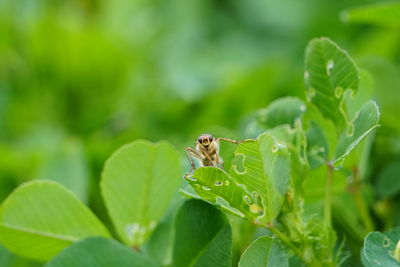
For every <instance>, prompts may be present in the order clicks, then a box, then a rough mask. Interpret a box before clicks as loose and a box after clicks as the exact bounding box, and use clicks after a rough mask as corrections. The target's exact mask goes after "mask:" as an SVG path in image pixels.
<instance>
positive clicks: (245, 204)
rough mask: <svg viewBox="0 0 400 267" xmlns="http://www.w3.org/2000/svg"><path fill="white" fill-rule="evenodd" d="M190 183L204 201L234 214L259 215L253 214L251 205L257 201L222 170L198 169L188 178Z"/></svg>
mask: <svg viewBox="0 0 400 267" xmlns="http://www.w3.org/2000/svg"><path fill="white" fill-rule="evenodd" d="M188 182H189V183H190V184H191V185H192V187H193V188H194V190H195V191H196V192H197V193H198V194H199V196H200V197H201V198H202V199H204V200H206V201H208V202H211V203H218V204H219V205H221V206H222V207H223V208H224V209H225V210H227V211H229V212H231V213H233V214H236V215H239V216H241V217H247V218H254V217H256V215H257V213H258V212H257V211H256V212H255V213H253V212H252V209H251V204H253V203H255V199H253V197H252V196H251V195H250V194H249V193H248V192H247V191H246V190H245V189H243V187H240V186H239V185H237V184H236V183H235V181H234V180H233V178H232V177H231V176H229V175H228V174H227V173H226V172H225V171H223V170H221V169H220V168H217V167H202V168H198V169H197V170H196V171H195V172H194V174H193V177H192V178H188ZM221 200H224V202H222V201H221Z"/></svg>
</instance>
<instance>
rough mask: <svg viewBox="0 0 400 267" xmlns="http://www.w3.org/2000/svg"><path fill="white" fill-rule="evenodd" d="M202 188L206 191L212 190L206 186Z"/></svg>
mask: <svg viewBox="0 0 400 267" xmlns="http://www.w3.org/2000/svg"><path fill="white" fill-rule="evenodd" d="M201 188H202V189H203V190H204V191H210V190H211V188H209V187H207V186H204V185H203V186H202V187H201Z"/></svg>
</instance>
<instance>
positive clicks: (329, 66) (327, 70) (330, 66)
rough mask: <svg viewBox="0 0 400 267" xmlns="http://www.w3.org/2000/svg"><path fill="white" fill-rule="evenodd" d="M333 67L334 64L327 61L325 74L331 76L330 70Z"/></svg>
mask: <svg viewBox="0 0 400 267" xmlns="http://www.w3.org/2000/svg"><path fill="white" fill-rule="evenodd" d="M334 66H335V63H334V62H333V60H332V59H330V60H328V62H327V63H326V73H327V74H328V75H331V72H332V69H333V67H334Z"/></svg>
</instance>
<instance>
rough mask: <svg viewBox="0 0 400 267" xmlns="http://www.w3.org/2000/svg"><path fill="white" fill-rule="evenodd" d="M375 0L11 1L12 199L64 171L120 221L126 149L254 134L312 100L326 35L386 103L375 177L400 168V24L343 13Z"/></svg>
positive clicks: (0, 155) (0, 142)
mask: <svg viewBox="0 0 400 267" xmlns="http://www.w3.org/2000/svg"><path fill="white" fill-rule="evenodd" d="M375 2H380V1H366V0H339V1H336V0H335V1H334V0H331V1H319V0H304V1H298V0H279V1H278V0H273V1H272V0H269V1H268V0H190V1H188V0H170V1H161V0H63V1H61V0H36V1H32V0H0V202H1V201H2V200H3V199H4V198H5V197H6V196H7V195H8V194H9V193H10V192H11V191H12V190H13V189H14V188H15V187H16V186H17V185H18V184H20V183H22V182H25V181H28V180H33V179H52V180H56V181H59V182H61V183H63V184H64V185H66V186H67V187H69V188H70V189H71V190H73V191H74V192H75V193H76V194H77V195H78V196H79V197H80V198H81V199H82V200H83V201H84V202H86V203H87V204H88V205H89V206H90V207H91V209H92V210H94V212H95V213H96V214H97V215H98V216H99V217H100V218H101V219H102V220H103V221H106V222H107V221H108V217H107V215H106V212H105V210H104V207H103V203H102V201H101V197H100V194H99V190H98V181H99V179H100V174H101V169H102V166H103V164H104V161H105V160H106V159H107V157H109V156H110V155H111V153H112V152H113V151H114V150H115V149H117V148H118V147H119V146H121V145H122V144H125V143H128V142H131V141H133V140H135V139H148V140H151V141H158V140H168V141H170V142H171V143H173V144H174V145H175V146H176V147H177V148H178V149H179V150H180V151H181V152H182V160H183V161H184V155H185V154H184V147H185V146H188V145H192V144H193V141H194V138H195V137H196V136H197V135H198V134H200V133H202V132H205V131H207V132H212V133H214V134H216V135H223V136H225V137H230V138H237V139H240V138H241V137H242V136H241V134H242V133H243V131H242V129H241V127H243V125H244V124H245V122H246V119H247V118H248V117H249V116H251V114H252V113H254V112H255V111H256V110H257V109H259V108H263V107H266V106H267V105H268V103H270V102H271V101H272V100H274V99H276V98H278V97H281V96H287V95H293V96H298V97H300V98H302V99H305V95H304V85H303V59H304V49H305V47H306V45H307V42H308V41H309V40H310V39H312V38H315V37H321V36H327V37H329V38H331V39H332V40H334V41H335V42H337V43H338V44H339V45H340V46H341V47H343V48H344V49H346V50H347V51H349V53H350V54H351V56H352V57H353V58H354V59H355V61H356V63H357V65H358V66H359V67H360V68H362V69H364V70H366V71H369V73H370V77H371V81H372V83H373V85H374V86H373V87H374V98H375V99H376V100H377V102H378V104H379V105H380V107H381V110H382V127H380V129H379V130H378V132H377V135H376V141H375V144H374V149H373V155H372V157H373V162H374V165H373V169H372V172H371V174H370V178H369V179H371V184H372V185H374V184H375V180H377V179H378V178H376V177H379V175H381V173H382V172H383V171H386V172H389V175H390V174H391V175H396V174H398V175H399V176H400V172H399V170H400V164H399V163H398V162H399V160H400V139H399V132H400V119H399V114H400V104H399V102H400V91H399V90H400V30H399V29H398V28H395V27H384V26H374V25H367V24H351V23H346V22H344V21H343V20H341V18H340V14H341V11H342V10H344V9H347V8H350V7H354V6H358V5H363V4H367V3H375ZM388 166H389V167H390V168H392V169H390V168H389V167H388ZM388 168H389V171H388V170H387V169H388ZM399 178H400V177H399ZM397 200H398V197H397V199H396V198H395V201H397ZM391 203H392V204H390V205H392V206H393V205H394V204H393V203H396V202H391ZM390 205H389V206H390ZM382 208H383V209H384V208H387V207H386V206H383V207H382ZM399 213H400V212H399ZM397 217H399V216H397ZM395 220H397V223H398V222H399V221H400V219H399V218H397V219H395ZM392 224H396V222H392Z"/></svg>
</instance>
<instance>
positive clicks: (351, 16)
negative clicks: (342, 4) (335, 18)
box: [340, 2, 400, 28]
mask: <svg viewBox="0 0 400 267" xmlns="http://www.w3.org/2000/svg"><path fill="white" fill-rule="evenodd" d="M340 17H341V19H342V20H343V21H345V22H356V23H367V24H375V25H379V26H387V27H391V28H392V27H400V20H399V18H400V3H399V2H393V3H377V4H371V5H365V6H360V7H355V8H351V9H347V10H345V11H343V12H342V13H341V14H340Z"/></svg>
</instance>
